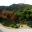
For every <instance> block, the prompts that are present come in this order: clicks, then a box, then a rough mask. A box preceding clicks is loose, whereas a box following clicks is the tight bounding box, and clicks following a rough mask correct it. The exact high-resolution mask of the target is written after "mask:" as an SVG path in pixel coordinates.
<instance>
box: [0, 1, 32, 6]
mask: <svg viewBox="0 0 32 32" xmlns="http://www.w3.org/2000/svg"><path fill="white" fill-rule="evenodd" d="M13 3H16V4H17V3H25V4H32V0H0V6H1V5H5V6H9V5H11V4H13Z"/></svg>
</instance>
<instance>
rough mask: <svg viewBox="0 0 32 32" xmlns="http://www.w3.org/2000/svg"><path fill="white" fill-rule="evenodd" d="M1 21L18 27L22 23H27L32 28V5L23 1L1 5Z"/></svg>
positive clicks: (9, 25) (5, 24) (6, 24)
mask: <svg viewBox="0 0 32 32" xmlns="http://www.w3.org/2000/svg"><path fill="white" fill-rule="evenodd" d="M0 23H2V24H3V25H4V26H8V27H15V28H18V27H19V26H20V24H27V26H29V27H31V28H32V5H29V4H22V3H21V4H12V5H10V6H0ZM18 24H19V25H18Z"/></svg>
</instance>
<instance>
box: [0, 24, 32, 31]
mask: <svg viewBox="0 0 32 32" xmlns="http://www.w3.org/2000/svg"><path fill="white" fill-rule="evenodd" d="M24 26H25V25H24ZM0 30H2V31H3V32H32V29H31V28H27V27H26V28H23V29H22V28H19V29H14V28H11V29H8V28H5V27H4V26H3V25H1V24H0Z"/></svg>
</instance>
